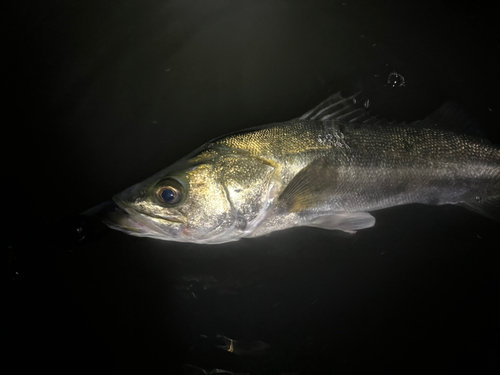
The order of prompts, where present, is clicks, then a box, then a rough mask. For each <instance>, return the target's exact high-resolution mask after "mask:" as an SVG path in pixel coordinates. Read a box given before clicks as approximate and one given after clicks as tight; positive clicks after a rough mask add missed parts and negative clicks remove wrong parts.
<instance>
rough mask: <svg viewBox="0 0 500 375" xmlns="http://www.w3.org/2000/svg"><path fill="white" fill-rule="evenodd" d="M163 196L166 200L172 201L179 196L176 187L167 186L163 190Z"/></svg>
mask: <svg viewBox="0 0 500 375" xmlns="http://www.w3.org/2000/svg"><path fill="white" fill-rule="evenodd" d="M161 197H162V198H163V200H164V201H165V202H167V203H172V202H173V201H174V200H175V198H176V197H177V194H176V192H175V190H174V189H171V188H167V189H164V190H163V191H162V193H161Z"/></svg>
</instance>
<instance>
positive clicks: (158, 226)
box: [102, 200, 186, 239]
mask: <svg viewBox="0 0 500 375" xmlns="http://www.w3.org/2000/svg"><path fill="white" fill-rule="evenodd" d="M113 203H114V204H113V205H112V206H110V207H109V208H108V209H107V212H106V215H104V217H103V219H102V221H103V222H104V224H106V225H107V226H108V227H110V228H111V229H115V230H119V231H121V232H125V233H127V234H130V235H134V236H139V237H153V238H161V239H166V238H172V237H177V236H178V234H179V233H180V232H181V231H182V229H183V228H184V226H185V224H186V223H185V221H184V220H182V219H180V218H178V217H174V216H167V217H164V216H156V215H150V214H146V213H143V212H139V211H137V210H135V209H134V208H132V207H129V206H127V205H126V204H124V203H123V202H119V201H117V200H114V202H113Z"/></svg>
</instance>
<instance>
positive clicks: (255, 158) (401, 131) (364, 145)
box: [104, 93, 500, 244]
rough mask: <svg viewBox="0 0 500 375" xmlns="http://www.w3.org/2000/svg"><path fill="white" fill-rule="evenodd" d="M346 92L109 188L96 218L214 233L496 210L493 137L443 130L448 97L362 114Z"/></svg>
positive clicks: (499, 208) (362, 224) (449, 111)
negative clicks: (423, 207) (406, 110)
mask: <svg viewBox="0 0 500 375" xmlns="http://www.w3.org/2000/svg"><path fill="white" fill-rule="evenodd" d="M359 96H360V94H359V93H358V94H356V95H353V96H349V97H343V96H342V95H341V94H340V93H337V94H334V95H332V96H331V97H329V98H328V99H326V100H325V101H324V102H322V103H321V104H319V105H318V106H317V107H315V108H313V109H312V110H310V111H309V112H307V113H306V114H304V115H302V116H301V117H299V118H296V119H293V120H291V121H287V122H282V123H274V124H269V125H265V126H260V127H256V128H251V129H246V130H243V131H240V132H237V133H233V134H229V135H226V136H223V137H220V138H216V139H214V140H212V141H210V142H208V143H206V144H205V145H203V146H201V147H200V148H198V149H197V150H195V151H194V152H192V153H191V154H189V155H187V156H186V157H184V158H183V159H181V160H179V161H178V162H176V163H174V164H173V165H171V166H170V167H168V168H166V169H164V170H162V171H160V172H158V173H157V174H155V175H153V176H151V177H150V178H148V179H146V180H145V181H143V182H140V183H138V184H136V185H134V186H132V187H130V188H128V189H126V190H125V191H123V192H122V193H120V194H118V195H116V196H114V197H113V201H114V202H115V204H116V205H115V206H114V208H113V209H110V210H109V212H108V213H107V215H106V216H105V218H104V222H105V223H106V224H107V225H108V226H110V227H111V228H114V229H118V230H121V231H124V232H126V233H128V234H132V235H135V236H144V237H153V238H159V239H162V240H169V241H182V242H193V243H202V244H216V243H224V242H229V241H236V240H238V239H240V238H243V237H257V236H262V235H265V234H268V233H271V232H274V231H278V230H282V229H287V228H291V227H297V226H312V227H319V228H325V229H334V230H341V231H344V232H348V233H354V232H356V231H357V230H360V229H363V228H369V227H372V226H373V225H374V224H375V218H374V217H373V216H372V215H371V214H369V212H370V211H374V210H380V209H383V208H387V207H393V206H398V205H403V204H410V203H424V204H432V205H443V204H458V205H461V206H464V207H466V208H469V209H471V210H474V211H476V212H478V213H481V214H483V215H486V216H488V217H490V218H492V219H496V220H499V219H500V148H499V147H497V146H494V145H492V144H490V143H489V142H488V141H486V140H484V139H482V138H479V137H475V136H472V135H468V134H459V133H456V132H451V131H447V130H444V129H446V128H447V127H449V125H450V124H456V125H457V126H459V127H463V128H465V127H466V126H467V125H468V124H469V120H467V119H466V117H465V116H464V114H463V112H462V111H461V110H460V109H459V108H458V106H457V105H455V104H453V103H447V104H445V105H443V106H442V107H441V108H440V109H438V110H437V111H436V112H434V113H433V114H431V115H430V116H428V117H427V118H426V119H424V120H422V121H417V122H415V123H412V124H396V123H394V122H388V121H386V120H381V119H378V118H376V117H373V116H372V115H371V114H370V113H369V112H368V111H367V110H366V109H365V108H364V107H363V106H361V105H359Z"/></svg>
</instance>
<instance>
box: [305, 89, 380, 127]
mask: <svg viewBox="0 0 500 375" xmlns="http://www.w3.org/2000/svg"><path fill="white" fill-rule="evenodd" d="M369 103H370V102H369V100H366V101H364V100H363V98H362V97H361V91H358V92H357V93H355V94H354V95H351V96H348V97H346V98H344V97H343V96H342V95H341V94H340V92H337V93H335V94H333V95H332V96H330V97H328V98H327V99H325V100H324V101H322V102H321V103H320V104H318V105H317V106H316V107H314V108H313V109H311V110H310V111H308V112H307V113H304V114H303V115H302V116H300V117H299V120H317V121H326V120H339V121H344V122H357V123H364V124H374V123H378V124H382V123H386V121H385V120H383V119H379V118H377V117H375V116H372V115H371V114H370V112H369V111H368V110H366V108H368V106H369Z"/></svg>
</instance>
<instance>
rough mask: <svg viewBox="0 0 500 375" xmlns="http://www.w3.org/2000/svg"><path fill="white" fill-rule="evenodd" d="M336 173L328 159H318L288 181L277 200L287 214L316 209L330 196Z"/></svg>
mask: <svg viewBox="0 0 500 375" xmlns="http://www.w3.org/2000/svg"><path fill="white" fill-rule="evenodd" d="M337 177H338V173H337V171H336V169H335V167H334V166H333V163H332V161H331V160H330V158H327V157H325V158H320V159H317V160H315V161H314V162H312V163H311V164H309V165H308V166H307V167H305V168H304V169H302V170H301V171H300V172H299V173H297V175H296V176H295V177H294V178H293V179H292V181H290V183H289V184H288V185H287V187H286V188H285V190H284V191H283V193H281V195H280V197H279V200H280V201H281V204H283V206H284V207H285V208H286V209H287V210H288V212H299V211H302V210H305V209H311V208H314V207H318V206H319V205H321V204H322V203H324V202H325V201H326V200H327V199H328V197H330V196H331V193H332V191H333V190H334V188H335V186H336V184H337Z"/></svg>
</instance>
